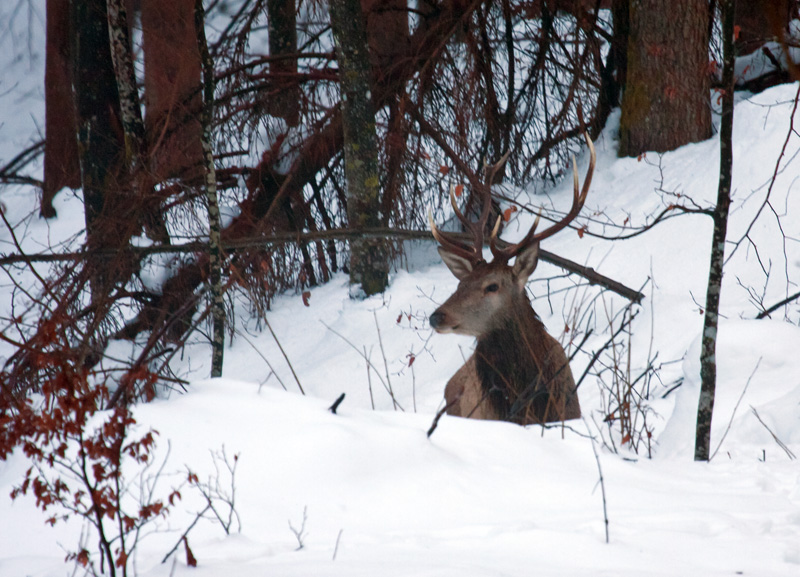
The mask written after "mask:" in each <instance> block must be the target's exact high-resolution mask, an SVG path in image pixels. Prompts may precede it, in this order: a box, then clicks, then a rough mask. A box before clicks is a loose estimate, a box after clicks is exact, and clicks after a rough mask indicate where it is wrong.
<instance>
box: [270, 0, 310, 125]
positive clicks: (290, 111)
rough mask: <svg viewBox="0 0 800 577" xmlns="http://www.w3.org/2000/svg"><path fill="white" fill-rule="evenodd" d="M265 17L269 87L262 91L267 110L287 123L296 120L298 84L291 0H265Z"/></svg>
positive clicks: (294, 8) (292, 2) (298, 94)
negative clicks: (267, 31)
mask: <svg viewBox="0 0 800 577" xmlns="http://www.w3.org/2000/svg"><path fill="white" fill-rule="evenodd" d="M267 15H268V18H269V55H270V56H271V57H273V58H274V60H272V61H271V62H270V65H269V70H270V77H271V78H272V79H273V80H274V84H273V86H272V89H271V90H270V91H269V93H268V94H267V95H266V102H265V105H266V109H267V111H268V112H269V113H270V114H271V115H273V116H277V117H279V118H283V119H284V120H285V121H286V124H288V125H289V126H297V123H298V122H299V120H300V97H301V96H302V92H301V91H300V85H299V84H298V83H297V58H296V57H295V55H296V54H297V13H296V6H295V2H294V0H267Z"/></svg>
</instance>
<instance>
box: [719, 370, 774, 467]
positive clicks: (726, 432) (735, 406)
mask: <svg viewBox="0 0 800 577" xmlns="http://www.w3.org/2000/svg"><path fill="white" fill-rule="evenodd" d="M763 358H764V357H758V362H757V363H756V366H755V367H754V368H753V372H752V373H750V376H749V377H747V382H746V383H745V384H744V388H743V389H742V394H741V395H739V400H738V401H736V405H734V407H733V412H732V413H731V418H730V420H729V421H728V426H727V427H726V428H725V432H724V433H722V438H721V439H720V440H719V444H718V445H717V448H716V449H714V452H713V453H711V456H710V457H709V458H708V461H709V462H711V459H713V458H714V455H716V454H717V451H719V448H720V447H721V446H722V442H723V441H724V440H725V437H727V436H728V431H730V430H731V425H732V424H733V419H734V417H735V416H736V410H737V409H738V408H739V403H741V402H742V399H743V398H744V394H745V393H746V392H747V387H749V386H750V381H751V380H753V375H755V374H756V371H757V370H758V365H760V364H761V359H763Z"/></svg>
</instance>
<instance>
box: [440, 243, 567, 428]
mask: <svg viewBox="0 0 800 577" xmlns="http://www.w3.org/2000/svg"><path fill="white" fill-rule="evenodd" d="M537 253H538V247H533V249H532V250H531V254H528V255H525V254H523V255H520V257H518V259H517V263H516V264H515V265H514V266H513V267H512V266H508V265H506V264H505V263H502V262H495V263H490V264H487V263H479V264H478V265H476V266H475V267H474V269H472V267H471V266H466V268H459V265H464V263H463V262H461V261H454V259H453V257H452V255H448V256H445V255H443V256H445V262H446V263H447V264H448V266H450V268H451V270H453V272H454V274H456V276H458V277H459V278H460V280H461V282H460V283H459V286H458V289H457V290H456V292H455V293H454V294H453V296H451V297H450V298H449V299H448V300H447V302H445V303H444V304H443V305H442V306H441V307H439V309H437V310H436V312H434V314H433V315H431V325H432V326H433V327H434V328H435V329H436V330H437V331H438V332H445V333H446V332H455V333H460V334H470V335H473V336H475V337H477V339H478V342H477V346H476V348H475V353H474V354H473V355H472V356H471V357H470V358H469V360H467V362H466V363H465V364H464V366H463V367H461V368H460V369H459V370H458V372H457V373H456V374H455V375H453V377H452V378H451V379H450V381H449V382H448V383H447V387H446V388H445V399H446V402H447V405H448V409H447V412H448V414H450V415H456V416H461V417H471V418H475V419H490V420H506V421H511V422H515V423H519V424H522V425H526V424H531V423H548V422H555V421H564V420H569V419H577V418H579V417H580V415H581V411H580V404H579V402H578V396H577V391H576V388H575V381H574V379H573V377H572V371H571V370H570V368H569V362H568V360H567V356H566V353H565V352H564V349H563V348H562V347H561V345H560V344H559V343H558V341H557V340H556V339H554V338H553V337H552V336H550V335H549V334H548V333H547V331H546V330H545V328H544V325H543V324H542V322H541V321H540V320H539V318H538V317H537V316H536V313H535V312H534V310H533V308H531V306H530V303H529V302H528V299H527V297H526V295H525V282H526V281H527V278H528V274H530V272H532V271H533V268H535V266H536V254H537ZM454 269H455V270H454ZM494 287H496V290H490V289H492V288H494ZM487 289H489V290H487Z"/></svg>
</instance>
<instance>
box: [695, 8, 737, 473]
mask: <svg viewBox="0 0 800 577" xmlns="http://www.w3.org/2000/svg"><path fill="white" fill-rule="evenodd" d="M734 6H735V0H723V2H721V7H722V20H723V24H722V39H723V51H724V59H725V62H724V68H723V71H722V74H723V77H722V86H723V93H722V118H721V123H720V134H719V144H720V150H719V188H718V189H717V206H716V208H715V209H714V212H713V213H712V217H713V219H714V234H713V240H712V241H711V266H710V268H709V271H708V289H707V291H706V310H705V319H704V321H703V340H702V350H701V352H700V381H701V385H700V400H699V403H698V406H697V430H696V435H695V449H694V460H695V461H708V459H709V447H710V444H711V416H712V413H713V412H714V396H715V391H716V386H717V361H716V349H717V324H718V320H719V300H720V293H721V289H722V272H723V271H722V268H723V262H724V258H725V236H726V234H727V230H728V209H729V208H730V204H731V174H732V172H733V148H732V134H733V84H734V77H733V66H734V47H733V34H734V31H733V14H734Z"/></svg>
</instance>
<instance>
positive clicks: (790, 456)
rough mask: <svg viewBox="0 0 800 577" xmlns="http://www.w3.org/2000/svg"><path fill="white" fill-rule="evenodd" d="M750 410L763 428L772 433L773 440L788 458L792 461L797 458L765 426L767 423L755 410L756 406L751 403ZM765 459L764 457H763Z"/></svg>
mask: <svg viewBox="0 0 800 577" xmlns="http://www.w3.org/2000/svg"><path fill="white" fill-rule="evenodd" d="M750 410H751V411H753V414H754V415H755V416H756V419H758V422H759V423H761V424H762V425H764V428H765V429H766V430H767V431H768V432H769V434H770V435H772V438H773V439H775V442H776V443H777V444H778V446H779V447H780V448H781V449H783V450H784V452H785V453H786V454H787V455H788V456H789V459H790V460H792V461H794V460H795V459H796V458H797V456H796V455H795V454H794V453H793V452H792V450H791V449H789V447H787V446H786V444H785V443H784V442H783V441H781V440H780V439H779V438H778V435H776V434H775V433H773V432H772V429H770V428H769V427H768V426H767V424H766V423H765V422H764V421H763V420H762V419H761V415H759V414H758V411H756V408H755V407H754V406H753V405H750ZM765 460H766V457H765Z"/></svg>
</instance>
